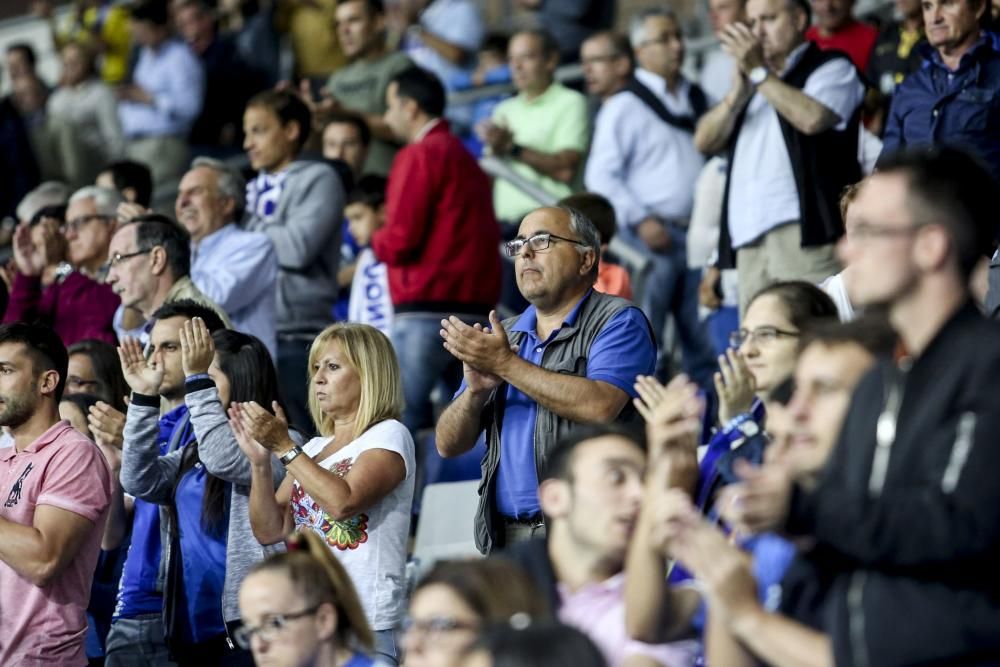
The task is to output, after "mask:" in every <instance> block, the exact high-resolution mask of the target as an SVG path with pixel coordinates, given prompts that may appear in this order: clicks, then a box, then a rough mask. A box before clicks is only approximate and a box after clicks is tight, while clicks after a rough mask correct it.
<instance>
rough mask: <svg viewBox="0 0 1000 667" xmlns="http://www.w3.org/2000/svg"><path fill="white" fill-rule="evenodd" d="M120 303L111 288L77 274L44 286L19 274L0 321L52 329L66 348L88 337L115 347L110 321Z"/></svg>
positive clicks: (35, 279) (35, 278) (38, 281)
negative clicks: (32, 323)
mask: <svg viewBox="0 0 1000 667" xmlns="http://www.w3.org/2000/svg"><path fill="white" fill-rule="evenodd" d="M119 303H120V300H119V298H118V295H116V294H115V293H114V292H113V291H112V290H111V286H110V285H105V284H103V283H99V282H97V281H96V280H93V279H91V278H88V277H87V276H85V275H83V274H82V273H80V272H79V271H74V272H73V273H71V274H69V275H68V276H66V278H65V279H64V280H63V281H61V282H55V283H52V284H51V285H49V286H47V287H42V279H41V277H39V276H25V275H22V274H20V273H19V274H17V275H16V276H15V277H14V284H13V285H12V286H11V288H10V302H9V303H8V305H7V312H6V313H4V316H3V321H4V322H5V323H6V322H35V321H37V322H42V323H44V324H47V325H49V326H51V327H52V328H53V329H55V331H56V333H57V334H59V337H60V338H62V341H63V343H64V344H65V345H66V346H67V347H69V346H70V345H72V344H73V343H76V342H77V341H81V340H84V339H87V338H96V339H97V340H103V341H105V342H108V343H111V344H112V345H114V344H115V343H116V341H117V339H116V338H115V331H114V329H113V328H112V326H111V322H112V319H113V318H114V315H115V310H116V309H117V308H118V304H119Z"/></svg>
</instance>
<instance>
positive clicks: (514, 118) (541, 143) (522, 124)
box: [493, 83, 590, 222]
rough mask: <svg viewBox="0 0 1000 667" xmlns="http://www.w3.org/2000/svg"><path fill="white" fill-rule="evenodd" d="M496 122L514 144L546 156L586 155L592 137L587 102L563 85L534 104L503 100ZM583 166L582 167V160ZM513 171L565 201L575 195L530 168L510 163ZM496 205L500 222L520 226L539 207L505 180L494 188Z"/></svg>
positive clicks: (495, 114)
mask: <svg viewBox="0 0 1000 667" xmlns="http://www.w3.org/2000/svg"><path fill="white" fill-rule="evenodd" d="M493 122H494V123H497V124H498V125H503V126H504V127H507V128H508V129H510V131H511V132H513V133H514V143H516V144H518V145H520V146H523V147H525V148H531V149H534V150H536V151H541V152H543V153H558V152H559V151H564V150H575V151H580V153H581V154H582V153H584V152H585V151H586V150H587V142H588V139H589V137H590V121H589V118H588V113H587V99H586V98H585V97H584V96H583V95H581V94H580V93H578V92H576V91H575V90H570V89H569V88H566V87H565V86H563V85H562V84H559V83H553V84H552V85H551V86H549V87H548V89H547V90H546V91H545V92H544V93H542V94H541V95H539V96H538V97H536V98H535V99H533V100H531V101H530V102H529V101H528V100H526V99H525V97H524V94H523V93H522V94H520V95H518V96H517V97H512V98H511V99H509V100H504V101H503V102H501V103H500V104H498V105H497V107H496V109H494V111H493ZM580 164H581V165H582V164H583V160H582V159H581V161H580ZM511 165H512V166H513V169H514V171H516V172H517V173H518V174H520V175H521V176H523V177H524V178H526V179H528V180H530V181H533V182H535V183H537V184H538V185H539V186H540V187H542V188H543V189H545V190H547V191H548V192H550V193H552V194H553V195H554V196H555V197H558V198H559V199H562V198H563V197H566V196H568V195H570V194H572V192H573V190H572V188H571V187H570V186H569V185H567V184H565V183H560V182H559V181H557V180H555V179H553V178H549V177H548V176H543V175H542V174H540V173H539V172H537V171H535V170H534V169H532V168H531V167H529V166H528V165H526V164H524V163H522V162H519V161H517V160H511ZM493 205H494V207H495V208H496V214H497V218H498V219H499V220H503V221H505V222H520V220H521V218H522V217H523V216H524V215H525V214H527V213H528V212H530V211H532V210H534V209H536V208H538V206H539V204H538V202H536V201H535V200H534V199H532V198H531V197H529V196H527V195H525V194H522V193H521V192H520V191H519V190H518V189H517V188H515V187H514V186H512V185H510V184H509V183H507V182H506V181H504V180H502V179H497V180H496V181H495V183H494V185H493Z"/></svg>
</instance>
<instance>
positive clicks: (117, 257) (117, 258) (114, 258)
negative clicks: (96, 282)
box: [101, 248, 153, 271]
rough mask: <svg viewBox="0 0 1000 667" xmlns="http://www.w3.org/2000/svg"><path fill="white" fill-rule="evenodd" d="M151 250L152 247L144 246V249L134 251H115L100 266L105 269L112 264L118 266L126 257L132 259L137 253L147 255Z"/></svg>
mask: <svg viewBox="0 0 1000 667" xmlns="http://www.w3.org/2000/svg"><path fill="white" fill-rule="evenodd" d="M151 252H153V248H146V249H145V250H136V251H135V252H126V253H124V254H123V253H120V252H116V253H115V254H113V255H111V258H110V259H109V260H108V262H107V264H105V265H104V266H103V267H101V268H103V269H104V270H105V271H107V270H108V269H110V268H111V267H112V266H118V265H119V264H121V263H122V262H124V261H125V260H126V259H132V258H133V257H138V256H139V255H148V254H149V253H151Z"/></svg>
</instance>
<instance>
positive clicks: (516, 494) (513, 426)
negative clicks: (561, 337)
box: [459, 290, 656, 518]
mask: <svg viewBox="0 0 1000 667" xmlns="http://www.w3.org/2000/svg"><path fill="white" fill-rule="evenodd" d="M592 293H593V290H590V291H589V292H587V293H586V294H585V295H584V296H583V298H581V299H580V302H579V303H577V304H576V306H575V307H574V308H573V310H572V311H571V312H570V313H569V315H567V316H566V319H565V320H563V326H572V325H573V324H575V323H576V318H577V316H578V315H579V313H580V306H582V305H583V302H584V301H585V300H586V299H587V298H588V297H589V296H590V295H591V294H592ZM537 325H538V315H537V313H536V311H535V307H534V306H529V307H528V309H527V310H525V311H524V313H523V314H522V315H521V317H520V318H519V319H518V321H517V322H516V323H515V324H514V326H513V327H512V328H511V331H520V332H523V333H524V334H525V338H524V341H523V342H522V344H521V346H520V348H519V349H518V356H520V357H521V358H522V359H524V360H525V361H528V362H531V363H533V364H535V365H536V366H540V365H541V364H542V356H543V355H544V354H545V348H546V347H548V345H549V343H551V342H552V341H553V340H554V339H555V337H556V335H557V334H558V333H559V331H560V330H561V327H560V329H556V330H555V331H553V332H552V333H551V334H550V335H549V337H548V338H546V339H545V340H544V341H540V340H539V339H538V336H537V335H536V331H535V329H536V327H537ZM655 367H656V346H655V344H654V343H653V340H652V338H650V335H649V325H648V324H647V322H646V318H645V316H644V315H643V314H642V312H641V311H640V310H639V309H638V308H636V307H634V306H633V307H631V308H626V309H624V310H622V311H621V312H619V313H617V314H616V315H615V316H614V317H612V318H611V319H610V320H608V321H607V323H605V325H604V328H603V329H602V330H601V332H600V333H599V334H598V335H597V338H595V339H594V342H593V344H592V345H591V348H590V356H589V357H588V359H587V376H586V377H587V379H588V380H600V381H601V382H607V383H608V384H612V385H614V386H616V387H618V388H619V389H621V390H622V391H624V392H626V393H627V394H628V395H629V396H631V397H633V398H634V397H635V396H636V393H635V389H634V387H633V385H634V384H635V378H636V376H637V375H652V374H653V371H654V369H655ZM464 388H465V386H464V384H463V386H462V388H461V389H459V392H461V391H463V390H464ZM537 412H538V404H537V403H535V401H534V399H532V398H531V397H530V396H528V395H527V394H525V393H524V392H522V391H521V390H519V389H517V388H516V387H514V386H513V385H511V384H508V385H507V396H506V405H505V406H504V418H503V424H502V425H501V428H500V452H501V454H500V467H499V469H498V471H497V486H496V499H497V506H498V508H499V510H500V513H501V514H503V515H504V516H509V517H521V518H524V517H530V516H532V515H535V514H538V513H539V512H540V511H541V507H540V506H539V504H538V472H537V471H536V469H535V439H534V434H535V416H536V414H537Z"/></svg>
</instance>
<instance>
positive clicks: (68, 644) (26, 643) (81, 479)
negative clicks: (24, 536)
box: [0, 421, 111, 667]
mask: <svg viewBox="0 0 1000 667" xmlns="http://www.w3.org/2000/svg"><path fill="white" fill-rule="evenodd" d="M110 502H111V471H110V470H109V469H108V463H107V461H106V460H105V459H104V455H103V454H101V451H100V450H99V449H98V448H97V445H95V444H94V443H93V442H91V441H90V440H89V439H88V438H87V437H86V436H84V435H81V434H80V433H79V432H77V431H76V430H75V429H74V428H73V427H72V426H70V424H69V422H68V421H60V422H58V423H56V424H54V425H53V426H52V428H50V429H49V430H48V431H46V432H45V433H43V434H42V435H41V437H39V438H38V439H37V440H35V441H34V442H33V443H31V444H30V445H28V447H27V448H26V449H25V450H24V451H23V452H20V453H18V452H17V451H16V450H15V449H14V447H13V446H11V447H4V448H0V518H2V519H4V520H6V521H10V522H13V523H19V524H21V525H24V526H31V525H34V518H35V508H36V507H38V506H39V505H50V506H52V507H58V508H59V509H63V510H68V511H70V512H73V513H74V514H79V515H80V516H82V517H84V518H86V519H87V520H88V521H90V522H91V523H92V524H93V527H92V528H91V530H90V532H89V533H88V535H87V537H86V539H85V540H84V542H83V545H82V546H81V548H80V551H79V553H77V555H76V557H74V558H73V559H72V560H70V561H69V564H68V565H67V566H66V568H65V569H64V570H63V571H62V572H61V573H60V574H59V575H58V576H57V577H56V578H55V579H54V580H53V581H52V582H51V583H49V584H48V585H47V586H44V587H38V586H35V585H34V584H32V583H31V582H29V581H27V580H26V579H22V578H21V576H20V575H18V574H17V572H15V571H14V569H13V568H12V567H10V566H9V565H8V564H6V563H4V562H2V561H0V665H4V666H6V665H17V666H18V667H32V666H34V665H60V666H62V665H85V664H87V658H86V656H85V655H84V649H83V641H84V638H85V636H86V634H87V619H86V616H85V615H84V613H85V610H86V608H87V602H88V599H89V598H90V584H91V582H92V580H93V578H94V568H95V567H96V566H97V557H98V555H99V552H100V549H101V535H102V533H103V532H104V524H105V521H106V519H107V515H108V507H109V505H110Z"/></svg>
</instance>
